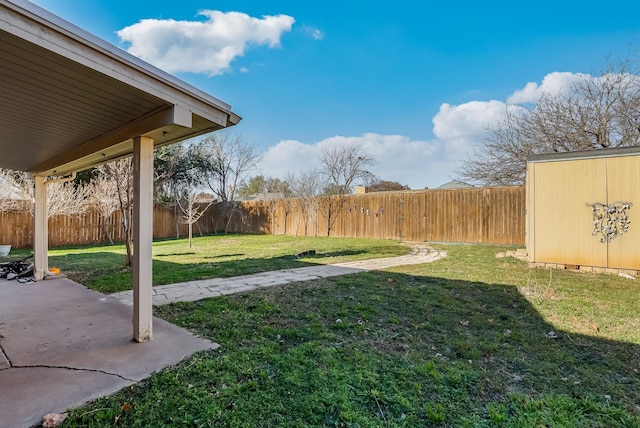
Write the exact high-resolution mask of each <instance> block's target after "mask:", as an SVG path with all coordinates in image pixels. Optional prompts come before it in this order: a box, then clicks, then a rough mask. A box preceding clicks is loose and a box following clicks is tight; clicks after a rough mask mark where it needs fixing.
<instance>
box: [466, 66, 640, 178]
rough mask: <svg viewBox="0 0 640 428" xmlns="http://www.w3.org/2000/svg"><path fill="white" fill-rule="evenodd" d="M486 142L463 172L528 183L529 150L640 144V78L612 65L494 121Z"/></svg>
mask: <svg viewBox="0 0 640 428" xmlns="http://www.w3.org/2000/svg"><path fill="white" fill-rule="evenodd" d="M488 131H489V134H488V137H487V138H486V140H485V141H484V145H483V146H481V147H480V148H479V149H478V150H476V152H475V153H474V156H473V157H472V158H469V159H467V160H466V161H465V162H464V164H463V165H462V166H461V168H460V169H459V170H458V171H457V172H458V174H459V175H460V177H461V178H463V179H466V180H469V181H473V182H476V183H479V184H483V185H512V184H522V183H524V179H525V174H526V159H527V156H528V155H531V154H539V153H552V152H571V151H577V150H594V149H603V148H610V147H623V146H636V145H639V144H640V77H639V76H637V75H635V74H630V73H627V72H625V70H624V69H623V68H622V69H619V70H617V71H614V70H612V69H611V68H610V69H608V70H607V71H606V72H604V73H602V74H601V75H600V76H598V77H592V76H587V75H585V76H583V77H582V78H581V79H580V80H578V81H577V82H575V83H574V84H573V85H572V86H571V87H569V88H567V90H566V91H564V92H561V93H560V94H557V95H552V94H548V93H545V94H543V95H542V96H541V98H540V100H539V101H538V103H537V104H536V105H535V106H534V107H533V108H524V107H520V108H517V109H514V110H512V111H510V112H509V113H508V114H507V116H506V118H505V119H504V120H503V121H501V122H500V123H497V124H495V125H493V126H490V127H489V129H488Z"/></svg>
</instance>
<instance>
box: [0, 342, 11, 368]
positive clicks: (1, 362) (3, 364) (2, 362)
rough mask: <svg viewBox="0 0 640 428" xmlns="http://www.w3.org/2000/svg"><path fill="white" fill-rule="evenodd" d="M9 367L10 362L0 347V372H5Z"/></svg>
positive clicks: (0, 346)
mask: <svg viewBox="0 0 640 428" xmlns="http://www.w3.org/2000/svg"><path fill="white" fill-rule="evenodd" d="M11 367H12V364H11V360H10V359H9V357H8V356H7V354H6V352H4V349H3V348H2V345H0V370H5V369H8V368H11Z"/></svg>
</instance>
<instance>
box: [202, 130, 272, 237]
mask: <svg viewBox="0 0 640 428" xmlns="http://www.w3.org/2000/svg"><path fill="white" fill-rule="evenodd" d="M198 144H199V145H200V146H201V147H202V153H203V166H202V168H203V169H202V170H203V171H204V178H205V182H206V183H207V185H208V187H209V188H210V189H211V191H212V192H213V193H214V195H216V196H217V197H218V199H219V200H220V201H221V202H220V203H221V204H223V212H224V215H225V217H227V221H226V226H225V233H226V232H227V231H228V229H229V226H230V224H231V220H232V218H233V216H234V214H236V213H240V215H242V213H241V211H240V210H239V209H238V202H237V201H235V196H236V190H237V188H238V185H239V184H240V183H241V182H242V179H243V178H244V177H245V175H246V174H247V173H249V172H250V171H251V170H252V169H253V168H255V166H256V164H257V163H258V161H259V160H260V158H261V155H260V154H259V153H258V150H257V147H256V146H255V145H254V144H251V143H248V142H247V141H246V140H244V139H243V138H242V137H241V136H239V135H232V134H228V133H216V134H210V135H209V136H207V137H205V138H204V139H202V140H201V141H200V142H199V143H198Z"/></svg>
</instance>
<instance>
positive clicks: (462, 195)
mask: <svg viewBox="0 0 640 428" xmlns="http://www.w3.org/2000/svg"><path fill="white" fill-rule="evenodd" d="M314 201H315V204H314V203H313V201H312V203H307V204H305V203H303V201H302V200H300V199H287V200H271V201H269V200H266V201H249V202H241V203H238V204H236V206H234V208H233V209H229V208H225V207H224V206H223V205H222V204H216V205H213V206H211V207H210V208H209V209H208V211H207V213H206V214H205V215H204V216H203V217H202V218H201V219H200V220H199V221H198V222H197V224H194V227H193V231H194V235H198V234H199V233H214V232H221V231H224V230H225V228H226V227H227V226H228V228H227V230H228V231H229V232H241V233H257V234H271V233H274V234H277V235H282V234H286V235H298V236H326V235H327V224H326V221H325V215H323V209H322V203H321V201H319V200H314ZM177 219H178V213H177V212H176V211H175V208H174V207H173V206H172V205H156V207H155V209H154V218H153V231H154V233H153V235H154V238H166V237H176V236H185V235H186V234H187V225H186V224H178V221H177ZM109 236H110V237H111V239H113V240H114V241H116V242H118V241H120V242H121V241H122V240H123V236H122V227H121V216H120V213H114V214H113V215H112V216H111V217H109V218H108V219H106V220H105V219H103V218H102V217H101V216H100V215H98V213H97V212H95V211H90V212H88V213H86V214H84V215H82V216H56V217H52V218H50V219H49V246H51V247H57V246H62V245H77V244H93V243H104V242H109V239H108V237H109ZM331 236H336V237H359V238H381V239H403V240H411V241H437V242H478V243H495V244H512V245H524V243H525V188H524V186H514V187H485V188H465V189H451V190H420V191H402V192H379V193H369V194H364V195H350V196H347V197H345V200H344V204H343V205H342V206H341V207H339V209H338V210H337V211H336V215H335V223H334V224H333V227H332V229H331ZM32 242H33V217H32V215H31V213H30V212H29V211H28V210H26V211H11V212H5V213H0V244H11V245H12V246H14V247H15V248H25V247H30V246H31V245H32Z"/></svg>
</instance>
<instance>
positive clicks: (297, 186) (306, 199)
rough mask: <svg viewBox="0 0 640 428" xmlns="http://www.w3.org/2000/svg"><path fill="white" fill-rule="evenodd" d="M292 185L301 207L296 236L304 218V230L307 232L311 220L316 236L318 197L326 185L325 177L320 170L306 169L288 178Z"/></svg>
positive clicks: (297, 219)
mask: <svg viewBox="0 0 640 428" xmlns="http://www.w3.org/2000/svg"><path fill="white" fill-rule="evenodd" d="M287 181H288V182H289V183H290V185H291V191H292V193H293V196H294V197H295V198H296V200H297V203H298V206H299V209H298V210H297V217H296V223H295V224H296V226H295V228H296V236H297V231H298V229H299V226H300V221H301V220H304V230H305V233H307V230H308V226H309V221H310V220H311V222H312V224H313V229H314V236H317V235H318V209H319V205H318V199H317V197H318V196H319V195H320V193H321V192H322V189H323V188H324V187H325V185H324V177H323V176H322V174H320V173H319V172H318V171H315V170H311V171H304V172H302V173H299V174H297V175H294V176H293V177H292V178H289V179H288V180H287Z"/></svg>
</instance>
